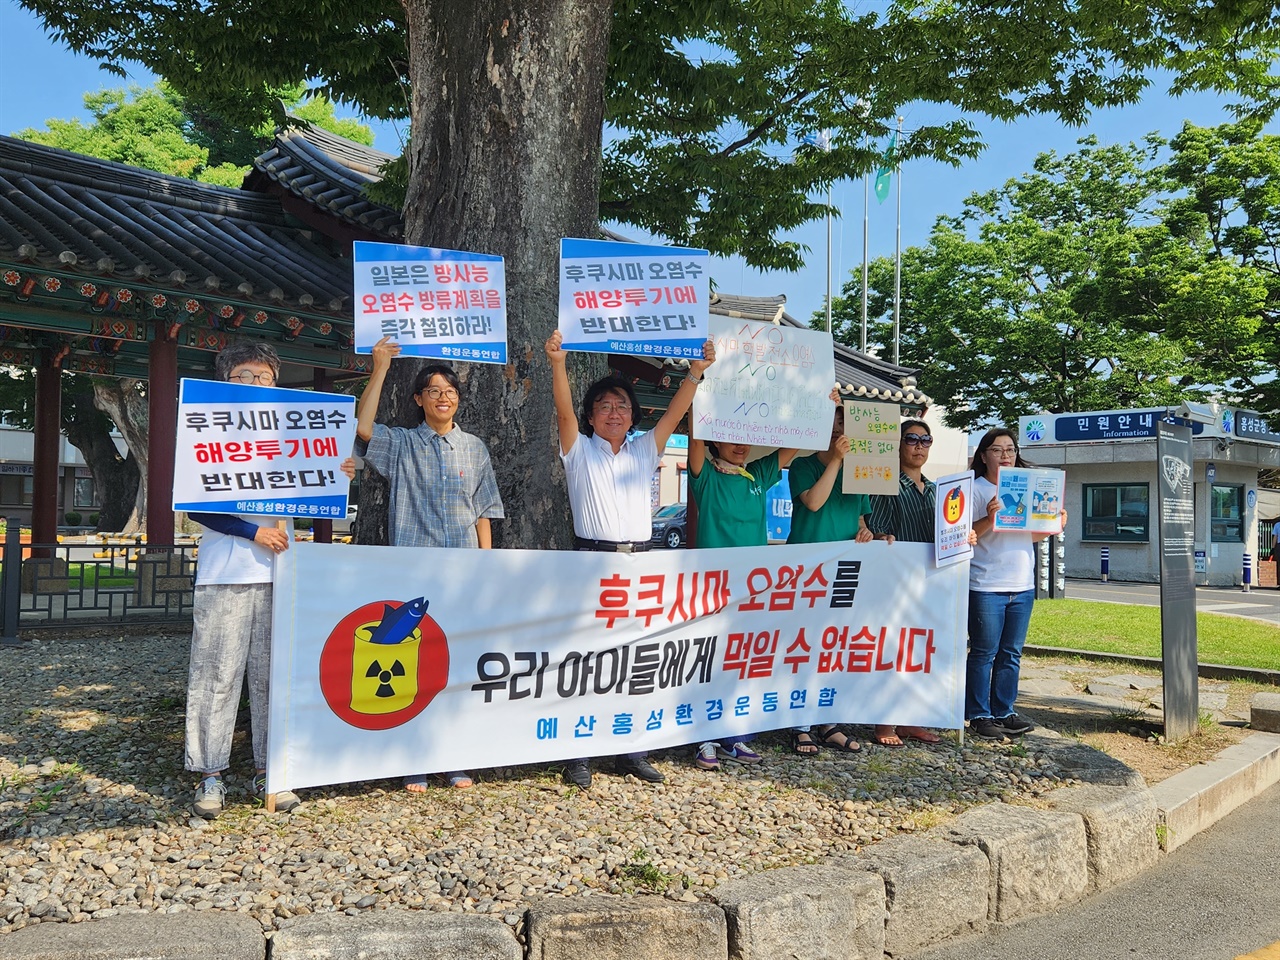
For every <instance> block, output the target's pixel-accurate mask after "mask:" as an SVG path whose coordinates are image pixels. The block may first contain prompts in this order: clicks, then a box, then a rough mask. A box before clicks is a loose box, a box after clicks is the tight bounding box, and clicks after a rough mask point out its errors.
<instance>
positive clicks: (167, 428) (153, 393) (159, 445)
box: [147, 323, 178, 547]
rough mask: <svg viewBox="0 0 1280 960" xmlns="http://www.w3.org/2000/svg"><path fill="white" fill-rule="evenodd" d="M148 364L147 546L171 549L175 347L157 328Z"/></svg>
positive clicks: (161, 326) (175, 430)
mask: <svg viewBox="0 0 1280 960" xmlns="http://www.w3.org/2000/svg"><path fill="white" fill-rule="evenodd" d="M156 334H157V335H156V338H155V339H154V340H152V341H151V346H150V354H149V357H148V360H147V368H148V373H147V414H148V417H149V418H150V427H149V428H148V431H147V448H148V457H147V546H148V547H157V546H159V547H172V546H173V456H174V451H175V448H176V447H177V442H178V344H177V342H176V341H174V340H172V339H171V338H170V337H169V335H168V331H167V329H166V326H165V324H164V323H158V324H157V326H156Z"/></svg>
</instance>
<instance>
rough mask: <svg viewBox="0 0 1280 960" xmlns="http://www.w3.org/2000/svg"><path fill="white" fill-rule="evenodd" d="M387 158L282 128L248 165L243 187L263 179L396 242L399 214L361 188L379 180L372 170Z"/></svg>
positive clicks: (315, 131) (317, 133) (312, 131)
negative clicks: (366, 193)
mask: <svg viewBox="0 0 1280 960" xmlns="http://www.w3.org/2000/svg"><path fill="white" fill-rule="evenodd" d="M392 159H394V158H393V157H392V156H391V155H390V154H388V153H383V152H382V151H381V150H375V149H373V148H372V147H366V146H364V145H363V144H359V143H353V142H352V141H350V140H347V139H345V138H344V137H340V136H338V135H337V134H333V133H329V132H328V131H326V130H322V129H320V128H319V127H288V128H286V129H284V130H281V131H280V132H279V133H277V134H276V139H275V143H273V144H272V146H271V148H270V149H269V150H267V151H266V152H265V153H263V154H262V155H261V156H259V157H258V158H257V159H255V160H254V161H253V167H254V172H253V173H251V174H250V175H249V177H248V179H247V180H246V181H245V186H246V187H247V188H249V189H261V187H262V186H263V183H262V181H263V180H264V179H265V180H267V181H270V182H273V183H276V184H278V185H279V186H280V187H281V188H282V189H284V190H285V191H287V192H289V193H291V194H293V195H294V196H296V197H300V198H301V199H303V200H305V201H307V202H308V203H310V204H312V205H313V206H316V207H319V208H320V209H322V210H325V211H327V212H328V213H330V214H332V215H333V216H335V217H338V218H339V219H341V220H343V221H345V222H347V223H349V224H352V225H354V226H357V227H361V228H363V229H365V230H368V231H370V232H371V233H373V234H376V235H378V236H380V237H385V238H387V239H388V240H399V239H400V237H401V236H402V235H403V228H402V225H401V221H400V211H398V210H393V209H392V208H390V207H384V206H382V205H381V204H377V203H373V202H372V201H370V200H369V199H368V198H367V197H365V195H364V188H365V187H366V186H368V185H369V184H371V183H377V182H378V181H380V180H381V179H382V175H381V174H380V173H379V172H378V171H379V169H380V168H381V167H382V165H383V164H385V163H387V162H388V161H389V160H392Z"/></svg>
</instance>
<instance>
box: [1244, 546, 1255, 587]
mask: <svg viewBox="0 0 1280 960" xmlns="http://www.w3.org/2000/svg"><path fill="white" fill-rule="evenodd" d="M1251 580H1253V556H1252V555H1251V554H1248V553H1246V554H1245V555H1244V592H1245V593H1248V592H1249V582H1250V581H1251Z"/></svg>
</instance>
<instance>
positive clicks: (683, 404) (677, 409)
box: [653, 337, 716, 476]
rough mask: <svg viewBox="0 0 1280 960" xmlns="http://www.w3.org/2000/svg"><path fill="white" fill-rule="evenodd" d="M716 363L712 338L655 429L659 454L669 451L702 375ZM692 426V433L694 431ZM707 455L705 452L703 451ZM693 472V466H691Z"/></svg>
mask: <svg viewBox="0 0 1280 960" xmlns="http://www.w3.org/2000/svg"><path fill="white" fill-rule="evenodd" d="M715 362H716V345H715V343H713V342H712V340H711V338H710V337H708V338H707V342H706V343H704V344H703V345H702V359H701V360H694V361H692V362H691V363H690V364H689V373H688V375H687V376H686V377H685V378H684V379H683V380H681V381H680V387H679V389H678V390H676V394H675V396H674V397H672V398H671V405H670V406H668V407H667V412H666V413H664V414H663V415H662V418H661V419H660V420H659V421H658V423H657V425H656V426H655V427H654V428H653V442H654V443H655V444H657V447H658V452H659V453H661V452H662V451H663V450H665V449H667V441H668V440H670V439H671V434H673V433H675V429H676V427H677V426H679V425H680V421H681V419H682V418H683V417H684V415H685V414H686V413H687V412H688V411H689V407H691V406H692V405H693V395H694V394H695V393H697V392H698V384H700V383H701V382H702V374H703V373H704V372H705V371H706V369H707V367H709V366H711V365H712V364H713V363H715ZM692 426H693V425H692V423H691V424H690V431H689V432H690V433H692V432H693V430H692ZM703 452H704V454H705V450H704V451H703ZM689 454H690V459H692V456H693V442H692V438H691V439H690V443H689ZM690 469H691V470H692V469H693V468H692V466H690ZM701 469H702V465H701V463H699V465H698V470H694V471H693V472H694V476H697V474H698V472H699V471H700V470H701Z"/></svg>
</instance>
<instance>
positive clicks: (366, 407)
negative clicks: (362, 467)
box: [356, 337, 400, 443]
mask: <svg viewBox="0 0 1280 960" xmlns="http://www.w3.org/2000/svg"><path fill="white" fill-rule="evenodd" d="M399 354H400V344H398V343H396V342H395V341H393V340H392V339H391V338H390V337H383V338H382V339H381V340H379V341H378V342H377V343H375V344H374V345H373V373H371V374H370V375H369V383H368V384H367V385H366V386H365V388H364V393H362V394H360V405H359V406H358V407H357V408H356V436H357V437H359V438H360V439H361V440H363V441H364V442H365V443H368V442H369V441H370V440H372V439H373V422H374V419H375V418H376V417H377V415H378V401H379V400H380V399H382V384H383V383H384V382H385V381H386V379H387V371H388V370H390V369H391V360H392V358H393V357H396V356H398V355H399Z"/></svg>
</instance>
